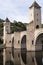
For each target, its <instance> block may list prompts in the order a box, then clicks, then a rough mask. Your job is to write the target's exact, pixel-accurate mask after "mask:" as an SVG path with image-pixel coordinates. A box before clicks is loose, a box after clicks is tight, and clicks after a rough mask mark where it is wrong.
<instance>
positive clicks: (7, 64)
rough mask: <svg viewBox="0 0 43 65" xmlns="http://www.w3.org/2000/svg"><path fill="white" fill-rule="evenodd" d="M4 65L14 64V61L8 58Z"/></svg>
mask: <svg viewBox="0 0 43 65" xmlns="http://www.w3.org/2000/svg"><path fill="white" fill-rule="evenodd" d="M5 65H14V63H13V62H12V61H11V60H9V61H6V62H5Z"/></svg>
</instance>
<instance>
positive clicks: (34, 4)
mask: <svg viewBox="0 0 43 65" xmlns="http://www.w3.org/2000/svg"><path fill="white" fill-rule="evenodd" d="M32 7H36V8H41V7H40V6H39V4H38V3H37V2H36V1H34V2H33V4H32V5H31V6H30V7H29V8H32Z"/></svg>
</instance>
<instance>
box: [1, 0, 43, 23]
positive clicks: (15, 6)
mask: <svg viewBox="0 0 43 65" xmlns="http://www.w3.org/2000/svg"><path fill="white" fill-rule="evenodd" d="M34 1H36V2H37V3H38V4H40V6H41V7H42V8H41V16H42V17H41V18H42V19H41V21H42V23H43V0H0V18H1V19H4V20H5V19H6V17H8V18H9V20H10V21H11V22H13V21H14V20H16V21H21V22H23V23H29V6H31V4H32V3H33V2H34Z"/></svg>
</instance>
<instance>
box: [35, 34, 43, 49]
mask: <svg viewBox="0 0 43 65" xmlns="http://www.w3.org/2000/svg"><path fill="white" fill-rule="evenodd" d="M35 45H36V46H37V47H39V48H40V50H43V33H41V34H39V35H38V36H37V38H36V41H35ZM37 47H35V49H36V48H37Z"/></svg>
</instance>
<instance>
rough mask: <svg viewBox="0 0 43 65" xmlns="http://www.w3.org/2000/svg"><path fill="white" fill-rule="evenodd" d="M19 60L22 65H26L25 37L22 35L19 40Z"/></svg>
mask: <svg viewBox="0 0 43 65" xmlns="http://www.w3.org/2000/svg"><path fill="white" fill-rule="evenodd" d="M21 58H22V61H23V62H24V64H26V35H23V37H22V39H21Z"/></svg>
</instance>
